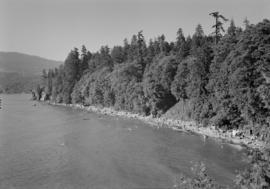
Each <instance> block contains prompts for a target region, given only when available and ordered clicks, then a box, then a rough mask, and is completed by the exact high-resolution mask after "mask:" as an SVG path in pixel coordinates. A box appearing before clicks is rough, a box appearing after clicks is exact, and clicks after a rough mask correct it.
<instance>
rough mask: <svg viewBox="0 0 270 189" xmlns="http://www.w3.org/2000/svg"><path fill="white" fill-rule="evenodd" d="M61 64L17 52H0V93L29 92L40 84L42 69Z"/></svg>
mask: <svg viewBox="0 0 270 189" xmlns="http://www.w3.org/2000/svg"><path fill="white" fill-rule="evenodd" d="M62 63H63V62H61V61H55V60H49V59H46V58H42V57H39V56H34V55H28V54H23V53H18V52H0V93H1V92H4V93H21V92H29V91H30V90H32V89H33V88H34V87H35V86H36V85H37V84H38V83H39V82H40V76H41V74H42V70H43V69H46V70H48V69H50V68H56V67H59V66H60V64H62Z"/></svg>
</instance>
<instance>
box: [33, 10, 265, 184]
mask: <svg viewBox="0 0 270 189" xmlns="http://www.w3.org/2000/svg"><path fill="white" fill-rule="evenodd" d="M214 16H217V17H218V13H217V15H214ZM219 16H220V15H219ZM218 18H220V17H218ZM223 21H226V20H225V19H224V20H223ZM244 23H245V26H244V28H241V27H237V26H235V24H234V21H233V20H231V21H230V26H229V27H228V28H227V30H226V31H224V29H223V27H222V22H221V21H218V22H216V25H214V29H215V31H214V34H210V35H205V34H204V31H203V28H202V26H201V25H198V26H197V27H196V29H195V33H194V34H193V35H192V36H184V34H183V31H182V29H181V28H179V29H178V31H177V33H176V41H172V42H168V41H166V38H165V36H164V35H160V36H158V37H156V38H154V39H150V41H149V42H148V43H147V42H146V41H145V39H144V36H143V33H142V31H140V32H138V33H137V34H136V35H133V36H132V38H131V40H127V39H124V43H123V45H122V46H114V47H112V48H109V47H108V46H102V47H101V48H100V50H99V51H98V52H89V51H88V50H87V49H86V47H85V46H84V45H83V46H82V48H81V50H80V52H79V50H78V49H77V48H74V49H73V50H71V51H70V52H69V54H68V56H67V58H66V60H65V62H64V64H63V65H61V66H60V67H58V68H55V69H50V70H43V73H42V82H41V84H40V85H38V86H37V87H36V89H35V94H36V95H35V96H36V98H37V99H40V98H41V96H42V93H44V94H45V100H50V101H54V102H57V103H66V104H70V103H76V104H82V105H85V106H89V105H97V106H104V107H113V108H114V109H117V110H126V111H130V112H135V113H140V114H142V115H152V116H154V117H159V116H162V115H164V114H165V113H166V112H168V111H169V110H170V109H172V107H173V108H176V109H177V108H178V109H181V110H182V111H178V114H177V115H174V116H175V117H179V118H181V119H184V120H193V121H196V122H197V123H198V124H201V125H204V126H209V125H214V126H216V127H218V128H220V129H224V130H229V129H240V130H243V131H245V130H246V131H249V132H250V134H251V135H253V136H254V137H256V138H257V139H259V140H263V141H265V142H270V21H269V20H267V19H265V20H263V21H262V22H260V23H258V24H256V25H254V24H250V23H249V22H248V20H245V22H244ZM222 31H224V32H222ZM252 153H256V154H255V155H253V156H252V157H253V161H252V162H251V163H252V164H251V165H252V166H251V167H250V168H249V169H248V170H247V171H246V172H244V173H242V174H241V175H239V176H238V179H237V185H238V186H243V188H245V187H246V188H268V187H270V171H269V169H270V168H269V166H270V165H269V164H270V163H269V162H270V158H269V157H270V155H269V152H267V151H266V152H264V153H262V152H252ZM197 170H198V175H197V178H196V179H197V180H196V179H195V180H194V179H193V180H188V179H184V181H185V182H183V183H184V184H183V183H182V187H184V188H196V187H197V188H218V187H217V185H215V184H213V183H212V180H211V179H209V178H208V177H207V175H206V173H205V169H204V167H203V166H198V167H197ZM187 180H188V181H187ZM203 182H205V183H203ZM198 183H200V184H198Z"/></svg>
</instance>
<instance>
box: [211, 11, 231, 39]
mask: <svg viewBox="0 0 270 189" xmlns="http://www.w3.org/2000/svg"><path fill="white" fill-rule="evenodd" d="M209 15H211V16H213V17H214V18H215V24H214V25H213V26H212V27H213V28H215V32H214V33H215V43H216V44H217V43H218V41H219V39H220V38H221V31H223V32H224V31H225V30H224V28H223V23H222V22H221V21H220V19H222V20H223V21H225V22H227V21H228V19H227V18H225V17H224V16H223V15H221V14H219V12H212V13H210V14H209Z"/></svg>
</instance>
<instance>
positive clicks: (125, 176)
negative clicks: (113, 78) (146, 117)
mask: <svg viewBox="0 0 270 189" xmlns="http://www.w3.org/2000/svg"><path fill="white" fill-rule="evenodd" d="M1 98H2V109H1V110H0V188H20V189H21V188H25V189H36V188H39V189H42V188H50V189H54V188H65V189H69V188H76V189H77V188H91V189H95V188H110V189H113V188H116V189H121V188H156V187H159V188H168V187H172V186H173V185H174V184H175V178H176V177H177V176H178V174H179V173H184V174H186V175H190V176H191V173H190V167H191V166H192V164H193V163H194V162H197V161H203V162H205V164H206V166H207V168H208V169H209V174H210V175H211V176H213V177H214V178H215V179H216V180H217V181H218V182H219V183H223V184H228V183H231V182H232V179H233V178H234V175H235V171H236V170H237V169H242V168H243V167H244V166H245V163H244V161H243V152H242V151H241V150H239V149H237V148H233V147H232V146H230V145H227V144H221V143H219V142H215V141H213V140H211V139H206V140H204V139H203V138H202V137H200V136H197V135H191V134H185V133H181V132H175V131H172V130H170V129H155V128H153V127H149V126H147V125H145V124H144V123H142V122H140V121H135V120H125V119H122V118H116V117H107V116H102V115H96V114H91V113H87V112H83V111H79V110H73V109H69V108H64V107H53V106H49V105H44V104H39V103H35V102H33V101H29V100H28V99H29V96H27V95H2V97H1ZM34 104H36V105H34Z"/></svg>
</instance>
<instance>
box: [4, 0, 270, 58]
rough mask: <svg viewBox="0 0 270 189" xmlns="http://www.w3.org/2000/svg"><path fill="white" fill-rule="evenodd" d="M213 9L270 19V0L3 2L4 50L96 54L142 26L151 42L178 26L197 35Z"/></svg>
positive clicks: (208, 27) (62, 55)
mask: <svg viewBox="0 0 270 189" xmlns="http://www.w3.org/2000/svg"><path fill="white" fill-rule="evenodd" d="M211 11H219V12H220V13H221V14H223V15H224V16H225V17H227V18H229V19H231V18H233V19H234V20H235V22H236V25H238V26H243V24H242V23H243V20H244V18H245V17H247V18H248V20H250V22H251V23H257V22H259V21H262V20H263V19H264V18H268V19H270V0H222V1H221V0H0V51H17V52H23V53H28V54H33V55H38V56H42V57H45V58H50V59H55V60H64V59H65V58H66V56H67V53H68V52H69V51H70V49H72V48H73V47H75V46H76V47H79V48H81V45H82V44H85V45H86V47H87V49H89V50H90V51H92V52H93V51H97V50H98V49H99V47H100V46H101V45H109V47H112V46H113V45H119V44H122V43H123V39H124V38H128V39H130V38H131V36H132V35H133V34H136V33H137V32H138V31H139V30H143V33H144V36H145V38H146V40H147V41H148V40H149V38H154V37H157V36H158V35H160V34H164V35H165V36H166V39H167V40H168V41H172V40H175V38H176V31H177V29H178V28H179V27H181V28H182V29H183V31H184V33H185V35H188V34H193V32H194V29H195V27H196V25H197V24H198V23H200V24H201V25H202V26H203V29H204V32H205V33H206V34H209V33H210V32H211V25H212V24H213V21H214V20H213V18H212V17H210V16H209V13H210V12H211Z"/></svg>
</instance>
